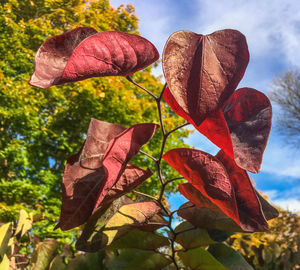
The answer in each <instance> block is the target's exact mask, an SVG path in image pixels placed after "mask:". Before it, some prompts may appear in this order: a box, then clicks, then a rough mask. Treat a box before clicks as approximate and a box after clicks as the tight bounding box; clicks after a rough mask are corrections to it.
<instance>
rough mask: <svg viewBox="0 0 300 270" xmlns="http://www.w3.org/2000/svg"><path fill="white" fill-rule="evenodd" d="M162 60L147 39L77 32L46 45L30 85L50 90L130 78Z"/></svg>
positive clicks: (84, 30) (133, 36)
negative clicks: (93, 79)
mask: <svg viewBox="0 0 300 270" xmlns="http://www.w3.org/2000/svg"><path fill="white" fill-rule="evenodd" d="M158 58H159V54H158V52H157V49H156V48H155V47H154V45H153V44H152V43H151V42H150V41H148V40H147V39H145V38H143V37H140V36H137V35H133V34H128V33H120V32H115V31H107V32H101V33H97V31H96V30H94V29H92V28H86V27H85V28H76V29H74V30H71V31H69V32H66V33H65V34H63V35H60V36H55V37H52V38H50V39H49V40H47V41H46V42H45V43H44V44H42V46H41V47H40V49H39V51H38V53H37V55H36V60H35V63H36V70H35V73H34V74H33V75H32V78H31V80H30V82H29V83H30V84H31V85H33V86H37V87H42V88H47V87H50V86H52V85H58V84H62V83H66V82H75V81H80V80H84V79H87V78H91V77H103V76H127V75H130V74H132V73H134V72H136V71H138V70H141V69H143V68H145V67H147V66H149V65H150V64H152V63H153V62H155V61H156V60H157V59H158ZM49 71H50V72H49Z"/></svg>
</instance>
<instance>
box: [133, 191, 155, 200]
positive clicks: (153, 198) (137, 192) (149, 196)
mask: <svg viewBox="0 0 300 270" xmlns="http://www.w3.org/2000/svg"><path fill="white" fill-rule="evenodd" d="M132 192H133V193H136V194H139V195H142V196H145V197H148V198H150V199H152V200H155V201H157V198H155V197H153V196H151V195H149V194H146V193H143V192H140V191H137V190H133V191H132Z"/></svg>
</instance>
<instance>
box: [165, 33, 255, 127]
mask: <svg viewBox="0 0 300 270" xmlns="http://www.w3.org/2000/svg"><path fill="white" fill-rule="evenodd" d="M248 62H249V52H248V47H247V42H246V39H245V37H244V36H243V35H242V34H241V33H240V32H238V31H236V30H230V29H227V30H221V31H217V32H214V33H212V34H210V35H206V36H203V35H199V34H196V33H193V32H190V31H178V32H176V33H174V34H172V35H171V36H170V37H169V39H168V41H167V43H166V45H165V48H164V52H163V70H164V75H165V78H166V81H167V83H168V86H169V88H170V91H171V94H172V95H173V97H174V98H175V100H176V102H177V103H178V104H179V106H180V107H181V108H182V109H183V111H184V112H185V113H186V114H187V115H188V116H189V117H190V118H191V119H193V121H194V123H195V124H196V125H197V126H198V125H200V124H201V122H202V121H203V120H204V119H205V118H206V117H207V116H208V115H210V114H211V113H213V112H215V111H217V110H218V108H220V107H221V106H222V105H223V103H224V102H225V101H226V100H227V99H228V98H229V96H230V95H231V94H232V93H233V91H234V90H235V88H236V87H237V85H238V83H239V81H240V80H241V78H242V77H243V75H244V72H245V69H246V67H247V65H248Z"/></svg>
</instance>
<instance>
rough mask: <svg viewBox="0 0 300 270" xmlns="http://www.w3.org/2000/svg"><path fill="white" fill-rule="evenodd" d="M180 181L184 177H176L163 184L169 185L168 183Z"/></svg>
mask: <svg viewBox="0 0 300 270" xmlns="http://www.w3.org/2000/svg"><path fill="white" fill-rule="evenodd" d="M181 179H184V177H176V178H172V179H169V180H167V181H166V182H165V184H166V185H167V184H169V183H171V182H173V181H176V180H181Z"/></svg>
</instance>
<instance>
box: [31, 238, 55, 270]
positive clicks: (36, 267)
mask: <svg viewBox="0 0 300 270" xmlns="http://www.w3.org/2000/svg"><path fill="white" fill-rule="evenodd" d="M57 249H58V242H57V241H56V240H55V239H53V238H46V239H45V240H44V241H43V242H40V243H38V245H37V246H36V248H35V250H34V252H33V254H32V260H31V264H32V268H31V269H32V270H46V269H48V268H49V265H50V262H51V260H52V259H53V257H54V255H55V253H56V252H57Z"/></svg>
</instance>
